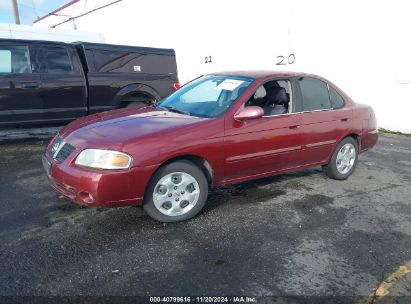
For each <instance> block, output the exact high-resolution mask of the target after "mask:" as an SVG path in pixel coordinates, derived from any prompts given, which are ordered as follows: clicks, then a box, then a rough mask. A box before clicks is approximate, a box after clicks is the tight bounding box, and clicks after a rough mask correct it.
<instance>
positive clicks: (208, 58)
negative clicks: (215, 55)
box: [205, 56, 213, 63]
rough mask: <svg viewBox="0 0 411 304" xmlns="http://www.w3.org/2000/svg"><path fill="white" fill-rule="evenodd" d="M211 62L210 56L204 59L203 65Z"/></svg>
mask: <svg viewBox="0 0 411 304" xmlns="http://www.w3.org/2000/svg"><path fill="white" fill-rule="evenodd" d="M211 62H213V60H212V59H211V56H206V57H205V63H211Z"/></svg>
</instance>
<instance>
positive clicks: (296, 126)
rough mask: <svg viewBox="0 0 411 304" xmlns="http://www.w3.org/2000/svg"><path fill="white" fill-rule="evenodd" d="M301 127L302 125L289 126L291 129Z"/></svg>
mask: <svg viewBox="0 0 411 304" xmlns="http://www.w3.org/2000/svg"><path fill="white" fill-rule="evenodd" d="M300 127H301V126H300V125H294V126H289V128H290V129H299V128H300Z"/></svg>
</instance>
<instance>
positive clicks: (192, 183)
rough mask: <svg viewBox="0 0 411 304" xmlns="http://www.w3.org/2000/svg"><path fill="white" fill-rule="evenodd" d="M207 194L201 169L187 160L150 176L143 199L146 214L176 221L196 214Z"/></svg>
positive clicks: (172, 164)
mask: <svg viewBox="0 0 411 304" xmlns="http://www.w3.org/2000/svg"><path fill="white" fill-rule="evenodd" d="M207 197H208V182H207V178H206V176H205V174H204V173H203V171H202V170H201V169H200V168H198V167H197V166H196V165H194V164H193V163H192V162H190V161H187V160H179V161H175V162H172V163H169V164H166V165H164V166H163V167H160V168H159V169H158V170H157V172H156V173H155V174H154V175H153V177H152V179H151V181H150V183H149V185H148V187H147V190H146V193H145V196H144V202H143V208H144V210H145V211H146V212H147V214H148V215H149V216H151V217H152V218H153V219H155V220H157V221H160V222H180V221H185V220H188V219H190V218H192V217H194V216H195V215H197V214H198V213H199V212H200V211H201V210H202V209H203V207H204V205H205V203H206V201H207Z"/></svg>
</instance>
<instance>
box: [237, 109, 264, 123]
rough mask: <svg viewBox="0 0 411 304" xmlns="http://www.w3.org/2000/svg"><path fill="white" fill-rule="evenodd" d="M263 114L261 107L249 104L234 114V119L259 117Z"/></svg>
mask: <svg viewBox="0 0 411 304" xmlns="http://www.w3.org/2000/svg"><path fill="white" fill-rule="evenodd" d="M263 116H264V111H263V109H262V108H261V107H257V106H249V107H245V108H244V109H242V110H241V111H240V112H239V113H237V114H235V115H234V119H235V120H246V119H255V118H261V117H263Z"/></svg>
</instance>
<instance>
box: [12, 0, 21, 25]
mask: <svg viewBox="0 0 411 304" xmlns="http://www.w3.org/2000/svg"><path fill="white" fill-rule="evenodd" d="M11 3H13V12H14V21H15V23H16V24H20V16H19V6H18V5H17V0H11Z"/></svg>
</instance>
